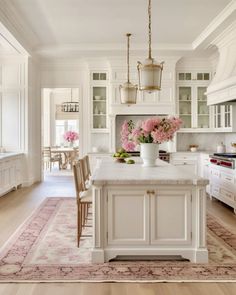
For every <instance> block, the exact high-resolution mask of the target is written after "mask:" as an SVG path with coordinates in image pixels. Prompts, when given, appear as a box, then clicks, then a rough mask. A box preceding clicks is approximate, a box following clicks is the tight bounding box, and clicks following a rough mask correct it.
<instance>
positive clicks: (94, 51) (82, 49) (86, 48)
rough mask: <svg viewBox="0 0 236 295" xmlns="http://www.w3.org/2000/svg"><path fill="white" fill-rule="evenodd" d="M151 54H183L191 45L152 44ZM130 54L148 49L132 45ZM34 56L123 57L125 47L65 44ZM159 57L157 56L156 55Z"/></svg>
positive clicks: (188, 50)
mask: <svg viewBox="0 0 236 295" xmlns="http://www.w3.org/2000/svg"><path fill="white" fill-rule="evenodd" d="M152 51H153V52H165V51H169V52H173V55H174V52H175V51H178V52H179V51H183V52H191V51H192V46H191V44H153V45H152ZM130 52H131V54H143V55H145V54H147V52H148V48H147V44H133V45H132V46H131V48H130ZM35 54H37V55H39V56H42V57H47V56H48V57H53V56H58V57H62V56H67V57H69V56H73V57H76V56H83V57H86V56H89V55H90V56H91V55H94V56H95V57H96V56H101V55H104V56H109V55H116V54H118V55H125V54H126V47H125V44H118V43H116V44H115V43H114V44H91V43H90V44H79V45H74V44H67V45H61V46H60V45H57V46H45V47H40V48H38V49H36V50H35ZM158 55H159V54H158Z"/></svg>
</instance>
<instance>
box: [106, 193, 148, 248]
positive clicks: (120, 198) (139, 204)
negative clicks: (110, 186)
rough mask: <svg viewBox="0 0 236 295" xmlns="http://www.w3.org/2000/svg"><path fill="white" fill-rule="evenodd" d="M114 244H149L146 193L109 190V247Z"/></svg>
mask: <svg viewBox="0 0 236 295" xmlns="http://www.w3.org/2000/svg"><path fill="white" fill-rule="evenodd" d="M131 220H132V222H130V221H131ZM124 229H125V230H124ZM113 244H116V245H124V244H125V245H131V244H141V245H143V244H149V195H148V194H147V192H146V191H142V190H140V191H139V190H134V191H128V190H127V191H126V190H108V245H113Z"/></svg>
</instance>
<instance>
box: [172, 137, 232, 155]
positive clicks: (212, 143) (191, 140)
mask: <svg viewBox="0 0 236 295" xmlns="http://www.w3.org/2000/svg"><path fill="white" fill-rule="evenodd" d="M225 137H226V135H225V133H178V134H177V151H178V152H180V151H188V150H189V145H190V144H197V145H198V150H204V151H216V147H217V145H218V144H220V143H221V142H223V143H224V144H225V143H226V138H225ZM227 142H228V140H227ZM226 146H227V145H226ZM227 148H228V149H229V146H227Z"/></svg>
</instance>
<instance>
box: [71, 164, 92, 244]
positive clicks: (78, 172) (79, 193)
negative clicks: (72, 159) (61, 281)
mask: <svg viewBox="0 0 236 295" xmlns="http://www.w3.org/2000/svg"><path fill="white" fill-rule="evenodd" d="M73 172H74V181H75V190H76V199H77V244H78V247H79V243H80V237H81V236H82V229H83V227H85V226H86V220H87V216H88V210H89V206H90V205H91V204H92V191H91V190H87V191H84V183H83V176H82V169H81V162H80V161H77V162H76V163H74V165H73ZM83 236H85V235H83ZM89 236H90V235H89Z"/></svg>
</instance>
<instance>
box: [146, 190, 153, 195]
mask: <svg viewBox="0 0 236 295" xmlns="http://www.w3.org/2000/svg"><path fill="white" fill-rule="evenodd" d="M147 194H148V195H154V194H155V191H149V190H148V191H147Z"/></svg>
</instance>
